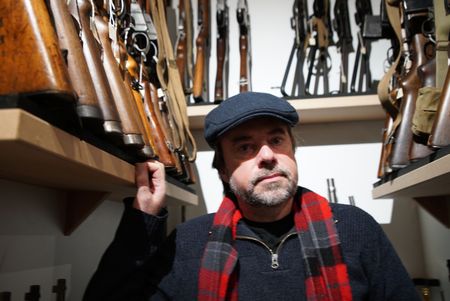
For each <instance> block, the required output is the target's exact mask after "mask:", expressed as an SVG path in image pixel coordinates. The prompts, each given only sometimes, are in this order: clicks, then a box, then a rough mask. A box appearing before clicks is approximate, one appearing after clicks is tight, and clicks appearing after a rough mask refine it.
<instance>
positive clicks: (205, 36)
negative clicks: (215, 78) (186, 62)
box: [192, 0, 210, 103]
mask: <svg viewBox="0 0 450 301" xmlns="http://www.w3.org/2000/svg"><path fill="white" fill-rule="evenodd" d="M198 5H199V16H198V17H199V25H200V30H199V33H198V36H197V38H196V39H195V46H196V48H197V54H196V58H195V66H194V83H193V87H192V95H193V97H194V100H195V102H197V103H199V102H205V101H208V99H209V93H208V90H209V89H208V88H209V87H208V86H209V85H208V77H209V51H210V50H209V39H210V37H209V35H210V32H209V26H210V25H209V11H210V7H209V5H210V4H209V0H199V4H198Z"/></svg>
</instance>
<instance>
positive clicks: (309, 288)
mask: <svg viewBox="0 0 450 301" xmlns="http://www.w3.org/2000/svg"><path fill="white" fill-rule="evenodd" d="M293 210H294V222H295V228H296V231H297V234H298V238H299V239H300V244H301V251H300V250H299V258H302V259H303V261H304V266H305V287H306V297H307V300H315V301H319V300H330V301H350V300H352V293H351V288H350V283H349V278H348V273H347V266H346V265H345V263H344V262H343V257H342V250H341V246H340V241H339V237H338V233H337V230H336V226H335V224H334V219H333V215H332V212H331V208H330V206H329V204H328V201H327V200H326V199H325V198H323V197H321V196H320V195H318V194H316V193H314V192H312V191H307V190H306V191H302V194H301V195H300V196H296V197H295V200H294V204H293ZM241 218H242V215H241V212H240V211H239V209H238V207H237V206H236V203H235V202H234V201H233V200H232V199H231V198H229V197H227V196H225V197H224V199H223V201H222V203H221V205H220V208H219V210H218V211H217V213H216V214H215V217H214V222H213V225H212V227H211V231H210V233H209V240H208V242H207V244H206V247H205V250H204V253H203V258H202V262H201V268H200V272H199V290H198V300H201V301H206V300H208V301H213V300H238V294H237V291H238V290H237V286H238V281H239V273H238V271H237V268H236V264H237V261H238V259H239V256H238V253H237V251H236V249H235V248H234V240H235V237H236V226H237V223H238V221H239V220H240V219H241ZM300 252H301V254H300Z"/></svg>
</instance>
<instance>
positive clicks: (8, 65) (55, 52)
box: [0, 0, 75, 106]
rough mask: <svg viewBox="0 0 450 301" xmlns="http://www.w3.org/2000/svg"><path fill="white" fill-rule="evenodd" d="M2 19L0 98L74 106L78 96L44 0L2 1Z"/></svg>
mask: <svg viewBox="0 0 450 301" xmlns="http://www.w3.org/2000/svg"><path fill="white" fill-rule="evenodd" d="M0 20H1V22H2V24H3V25H2V26H0V36H1V38H0V47H1V50H0V61H1V64H0V95H2V96H3V95H5V96H7V95H11V94H12V95H24V96H27V95H34V96H39V95H45V96H46V97H36V98H35V99H36V100H38V101H40V102H42V103H43V102H46V103H48V104H49V105H50V106H52V105H54V106H59V105H60V104H62V105H63V106H65V105H66V104H72V103H73V102H74V101H75V93H74V90H73V88H72V85H71V83H70V79H69V74H68V71H67V67H66V65H65V63H64V59H63V56H62V54H61V50H60V48H59V45H58V38H57V36H56V33H55V30H54V28H53V26H52V23H51V21H50V16H49V14H48V10H47V7H46V6H45V3H44V0H34V1H29V0H19V1H18V0H2V1H0ZM51 96H54V97H51ZM61 101H62V102H61Z"/></svg>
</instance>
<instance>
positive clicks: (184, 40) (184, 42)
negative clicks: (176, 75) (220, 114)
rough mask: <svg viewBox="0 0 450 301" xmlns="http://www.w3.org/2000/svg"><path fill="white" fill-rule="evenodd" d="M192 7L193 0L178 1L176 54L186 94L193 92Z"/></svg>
mask: <svg viewBox="0 0 450 301" xmlns="http://www.w3.org/2000/svg"><path fill="white" fill-rule="evenodd" d="M192 45H193V44H192V8H191V0H180V1H179V2H178V34H177V41H176V43H175V56H176V61H177V67H178V71H179V72H180V78H181V84H182V86H183V91H184V94H185V95H189V94H191V93H192V87H191V84H192V65H193V64H192V62H193V60H192Z"/></svg>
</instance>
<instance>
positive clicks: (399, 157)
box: [390, 33, 428, 169]
mask: <svg viewBox="0 0 450 301" xmlns="http://www.w3.org/2000/svg"><path fill="white" fill-rule="evenodd" d="M427 41H428V40H427V38H426V37H425V36H424V35H423V34H422V33H416V34H414V35H413V37H412V51H411V52H412V55H413V58H412V66H411V69H410V71H409V72H408V73H407V74H406V76H405V77H404V78H403V79H402V81H401V83H400V84H401V87H402V90H403V97H402V100H401V104H400V112H401V114H402V119H401V122H400V125H399V126H398V127H397V129H396V133H395V135H394V138H395V139H394V145H393V148H392V153H391V158H390V166H391V168H392V169H398V168H402V167H405V166H406V165H408V164H409V150H410V147H411V144H412V143H414V141H413V133H412V131H411V125H412V118H413V115H414V110H415V107H416V100H417V94H418V90H419V88H420V86H421V80H420V78H419V76H418V73H417V69H418V67H419V66H420V65H422V64H424V63H426V57H425V54H424V51H423V50H422V49H423V46H424V45H425V43H426V42H427ZM422 146H423V147H424V148H425V150H427V147H426V146H424V145H422ZM417 147H418V148H420V145H418V146H417Z"/></svg>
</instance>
